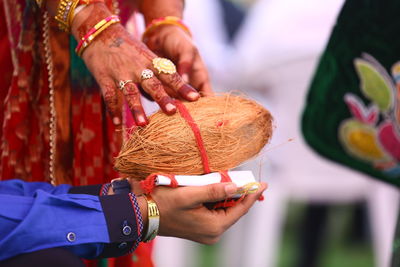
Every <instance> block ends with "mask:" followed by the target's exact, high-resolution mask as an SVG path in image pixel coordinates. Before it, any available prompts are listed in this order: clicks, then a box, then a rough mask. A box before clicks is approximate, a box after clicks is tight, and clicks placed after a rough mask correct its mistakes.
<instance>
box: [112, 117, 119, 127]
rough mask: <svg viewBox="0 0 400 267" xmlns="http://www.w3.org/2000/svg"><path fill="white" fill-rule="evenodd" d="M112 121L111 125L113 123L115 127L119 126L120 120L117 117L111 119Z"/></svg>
mask: <svg viewBox="0 0 400 267" xmlns="http://www.w3.org/2000/svg"><path fill="white" fill-rule="evenodd" d="M112 121H113V123H114V124H115V125H120V124H121V120H120V119H119V118H118V117H114V118H113V119H112Z"/></svg>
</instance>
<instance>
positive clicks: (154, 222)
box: [142, 195, 160, 243]
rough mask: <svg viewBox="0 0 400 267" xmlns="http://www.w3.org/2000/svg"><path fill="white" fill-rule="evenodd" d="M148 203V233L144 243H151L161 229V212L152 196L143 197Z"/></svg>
mask: <svg viewBox="0 0 400 267" xmlns="http://www.w3.org/2000/svg"><path fill="white" fill-rule="evenodd" d="M143 197H144V199H146V201H147V220H148V223H147V231H146V235H145V236H144V238H143V240H142V241H143V242H146V243H147V242H150V241H151V240H153V239H154V238H155V237H156V236H157V234H158V229H159V227H160V211H159V210H158V207H157V204H156V202H154V200H153V198H152V197H151V196H150V195H143Z"/></svg>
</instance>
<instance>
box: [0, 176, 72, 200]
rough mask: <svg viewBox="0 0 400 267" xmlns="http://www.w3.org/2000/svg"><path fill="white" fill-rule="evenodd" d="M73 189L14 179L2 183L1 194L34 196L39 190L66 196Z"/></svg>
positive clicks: (67, 186) (66, 186) (64, 185)
mask: <svg viewBox="0 0 400 267" xmlns="http://www.w3.org/2000/svg"><path fill="white" fill-rule="evenodd" d="M70 188H71V186H70V185H66V184H63V185H59V186H52V185H51V184H49V183H43V182H30V183H27V182H24V181H22V180H18V179H13V180H6V181H1V182H0V194H7V195H15V196H27V197H28V196H33V195H34V194H35V192H36V191H37V190H39V189H40V190H43V191H45V192H48V193H50V194H53V195H59V194H66V193H68V190H69V189H70Z"/></svg>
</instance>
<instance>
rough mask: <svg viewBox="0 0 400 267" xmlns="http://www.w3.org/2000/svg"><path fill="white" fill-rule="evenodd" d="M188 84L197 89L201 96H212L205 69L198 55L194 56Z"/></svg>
mask: <svg viewBox="0 0 400 267" xmlns="http://www.w3.org/2000/svg"><path fill="white" fill-rule="evenodd" d="M190 84H192V85H193V86H194V87H195V88H197V90H199V92H200V93H201V94H202V95H203V96H212V95H214V92H213V91H212V89H211V83H210V79H209V76H208V71H207V68H206V66H205V64H204V62H203V60H202V59H201V57H200V55H199V54H197V55H196V57H195V58H194V61H193V66H192V72H191V75H190Z"/></svg>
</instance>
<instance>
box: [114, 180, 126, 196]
mask: <svg viewBox="0 0 400 267" xmlns="http://www.w3.org/2000/svg"><path fill="white" fill-rule="evenodd" d="M111 187H112V189H113V191H114V194H129V193H130V192H131V184H130V183H129V181H128V179H114V180H112V181H111Z"/></svg>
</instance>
